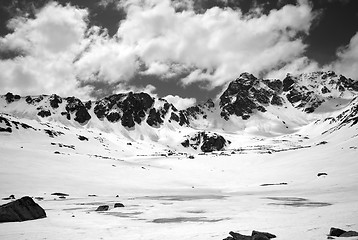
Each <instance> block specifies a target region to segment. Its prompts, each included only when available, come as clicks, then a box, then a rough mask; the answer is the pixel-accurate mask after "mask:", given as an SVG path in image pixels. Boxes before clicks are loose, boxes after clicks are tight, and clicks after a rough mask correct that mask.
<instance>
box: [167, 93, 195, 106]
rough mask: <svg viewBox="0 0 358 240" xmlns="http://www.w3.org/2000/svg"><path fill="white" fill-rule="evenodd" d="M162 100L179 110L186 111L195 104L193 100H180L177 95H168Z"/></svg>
mask: <svg viewBox="0 0 358 240" xmlns="http://www.w3.org/2000/svg"><path fill="white" fill-rule="evenodd" d="M164 99H165V100H167V101H168V102H169V103H171V104H173V105H174V106H175V107H176V108H177V109H179V110H183V109H186V108H188V107H191V106H194V105H195V104H196V99H195V98H182V97H179V96H177V95H168V96H166V97H164Z"/></svg>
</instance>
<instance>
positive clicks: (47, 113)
mask: <svg viewBox="0 0 358 240" xmlns="http://www.w3.org/2000/svg"><path fill="white" fill-rule="evenodd" d="M37 115H38V116H40V117H42V118H44V117H49V116H51V112H50V110H41V111H39V112H38V113H37Z"/></svg>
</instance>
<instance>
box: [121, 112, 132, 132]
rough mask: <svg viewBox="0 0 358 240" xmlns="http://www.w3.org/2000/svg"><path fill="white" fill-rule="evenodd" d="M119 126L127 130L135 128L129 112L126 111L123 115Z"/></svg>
mask: <svg viewBox="0 0 358 240" xmlns="http://www.w3.org/2000/svg"><path fill="white" fill-rule="evenodd" d="M121 124H122V126H123V127H127V128H132V127H134V126H135V123H134V120H133V116H132V112H131V111H126V112H124V113H123V116H122V120H121Z"/></svg>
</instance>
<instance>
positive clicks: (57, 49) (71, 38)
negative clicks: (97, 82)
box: [0, 3, 88, 95]
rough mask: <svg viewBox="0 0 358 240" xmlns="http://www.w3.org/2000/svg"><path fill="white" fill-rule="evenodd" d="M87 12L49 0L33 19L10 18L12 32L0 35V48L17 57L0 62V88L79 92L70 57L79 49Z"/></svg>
mask: <svg viewBox="0 0 358 240" xmlns="http://www.w3.org/2000/svg"><path fill="white" fill-rule="evenodd" d="M87 15H88V12H87V11H86V10H83V9H78V8H75V7H72V6H70V5H67V6H61V5H58V4H56V3H50V4H48V5H46V6H45V7H44V8H43V9H41V10H40V11H39V12H38V13H37V14H36V16H35V18H34V19H30V18H24V17H17V18H14V19H12V20H10V21H9V23H8V27H11V28H12V29H13V32H12V33H10V34H8V35H6V36H5V37H3V38H0V51H1V52H4V51H19V52H22V53H23V54H21V55H20V56H15V58H13V59H5V60H2V61H0V88H1V89H2V90H3V91H5V92H6V91H15V92H17V93H20V94H40V93H54V92H56V93H59V94H75V93H76V94H78V95H81V94H83V93H84V92H86V91H87V90H88V89H86V88H83V89H80V90H78V89H77V82H76V76H75V71H74V67H73V64H72V61H73V58H74V57H75V56H76V54H77V51H78V49H81V48H82V45H83V44H84V39H85V32H86V28H87V24H86V17H87Z"/></svg>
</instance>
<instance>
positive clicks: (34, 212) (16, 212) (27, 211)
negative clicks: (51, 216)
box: [0, 196, 46, 222]
mask: <svg viewBox="0 0 358 240" xmlns="http://www.w3.org/2000/svg"><path fill="white" fill-rule="evenodd" d="M45 217H46V212H45V210H44V209H43V208H42V207H40V206H39V205H38V204H37V203H35V202H34V200H32V198H30V197H28V196H26V197H22V198H21V199H18V200H16V201H13V202H9V203H7V204H4V205H1V206H0V222H22V221H27V220H34V219H39V218H45Z"/></svg>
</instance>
